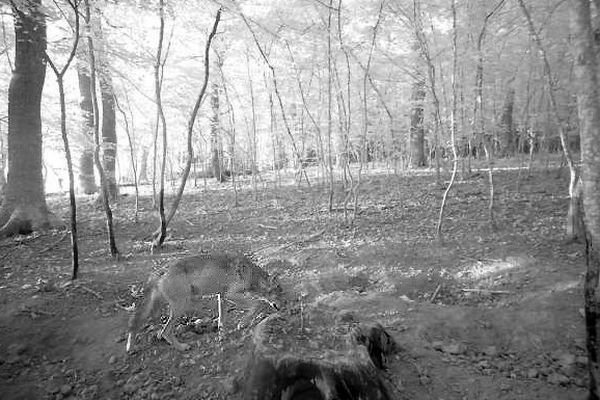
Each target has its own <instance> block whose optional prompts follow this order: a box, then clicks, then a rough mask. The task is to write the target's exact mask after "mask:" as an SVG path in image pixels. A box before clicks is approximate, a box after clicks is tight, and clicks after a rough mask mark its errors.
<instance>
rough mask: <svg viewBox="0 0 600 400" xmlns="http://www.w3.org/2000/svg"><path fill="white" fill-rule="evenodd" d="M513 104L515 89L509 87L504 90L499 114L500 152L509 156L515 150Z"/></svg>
mask: <svg viewBox="0 0 600 400" xmlns="http://www.w3.org/2000/svg"><path fill="white" fill-rule="evenodd" d="M514 104H515V89H514V88H513V87H509V88H508V90H507V91H506V97H505V99H504V106H503V107H502V115H501V116H500V142H501V149H500V152H501V154H502V155H504V156H510V155H512V154H514V152H515V139H514V132H513V107H514Z"/></svg>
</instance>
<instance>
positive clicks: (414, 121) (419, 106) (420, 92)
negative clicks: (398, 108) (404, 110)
mask: <svg viewBox="0 0 600 400" xmlns="http://www.w3.org/2000/svg"><path fill="white" fill-rule="evenodd" d="M425 95H426V92H425V79H424V78H422V77H420V76H419V77H418V79H417V81H416V82H415V83H413V87H412V94H411V96H410V102H411V105H412V111H411V113H410V143H409V149H410V159H411V165H412V166H413V167H414V168H419V167H424V166H425V129H424V128H423V118H424V107H425V106H424V101H425Z"/></svg>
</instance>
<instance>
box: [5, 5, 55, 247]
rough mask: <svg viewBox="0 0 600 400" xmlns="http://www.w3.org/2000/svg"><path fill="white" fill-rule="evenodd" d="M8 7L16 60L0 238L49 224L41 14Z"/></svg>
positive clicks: (31, 8)
mask: <svg viewBox="0 0 600 400" xmlns="http://www.w3.org/2000/svg"><path fill="white" fill-rule="evenodd" d="M11 4H12V11H13V16H14V29H15V60H14V70H13V73H12V76H11V79H10V85H9V88H8V140H7V142H8V154H9V158H8V179H7V182H6V188H5V192H4V199H3V202H2V206H1V207H0V238H2V237H6V236H11V235H14V234H18V233H30V232H32V231H35V230H43V229H46V228H49V227H50V226H51V224H52V222H53V221H51V217H52V215H51V214H50V212H49V210H48V206H47V204H46V196H45V193H44V180H43V175H42V121H41V113H40V108H41V96H42V88H43V86H44V80H45V78H46V61H45V51H46V22H45V14H44V12H43V10H42V6H41V0H31V1H29V2H27V3H23V4H21V3H18V4H16V2H12V3H11Z"/></svg>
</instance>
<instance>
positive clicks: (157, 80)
mask: <svg viewBox="0 0 600 400" xmlns="http://www.w3.org/2000/svg"><path fill="white" fill-rule="evenodd" d="M158 4H159V5H158V13H159V18H160V30H159V34H158V48H157V50H156V60H155V63H154V93H155V99H156V113H157V114H158V119H157V121H158V122H159V123H160V126H161V127H162V156H161V164H160V176H159V179H160V184H159V189H158V216H159V219H160V223H159V228H158V230H157V232H156V233H155V235H154V241H153V242H152V247H153V248H159V247H161V246H162V244H163V243H164V241H165V239H166V238H167V219H166V216H165V173H166V168H167V120H166V118H165V114H164V112H163V108H162V98H161V89H162V67H163V65H164V64H163V61H162V51H163V40H164V34H165V3H164V0H159V3H158ZM157 131H158V125H157ZM155 146H156V141H155Z"/></svg>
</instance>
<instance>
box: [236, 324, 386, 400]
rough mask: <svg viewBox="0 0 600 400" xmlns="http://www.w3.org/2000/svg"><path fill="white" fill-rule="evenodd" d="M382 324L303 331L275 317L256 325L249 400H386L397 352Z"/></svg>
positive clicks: (249, 370) (247, 388)
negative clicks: (387, 368) (390, 365)
mask: <svg viewBox="0 0 600 400" xmlns="http://www.w3.org/2000/svg"><path fill="white" fill-rule="evenodd" d="M397 349H398V346H397V345H396V343H395V341H394V339H393V338H392V337H391V336H390V335H389V334H388V333H387V332H386V331H385V329H383V327H382V326H381V325H379V324H373V325H355V326H353V327H351V326H349V325H340V326H333V327H329V326H328V327H326V328H325V329H322V330H321V331H320V332H318V329H314V330H312V331H311V332H303V331H302V329H300V327H299V326H297V324H295V323H294V321H292V320H291V318H286V317H283V316H282V315H281V314H274V315H271V316H269V317H268V318H266V319H265V320H264V321H262V322H261V323H260V324H258V325H257V327H256V328H255V331H254V335H253V349H252V354H251V356H250V359H249V362H248V365H247V367H246V382H245V388H244V396H243V398H244V400H303V399H313V400H317V399H321V400H334V399H345V400H387V399H392V398H396V396H393V394H394V391H395V387H394V385H393V384H391V383H390V382H389V380H388V379H387V377H386V373H385V371H384V369H385V366H386V362H387V358H388V357H389V356H390V355H391V354H393V353H394V352H396V351H397Z"/></svg>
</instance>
